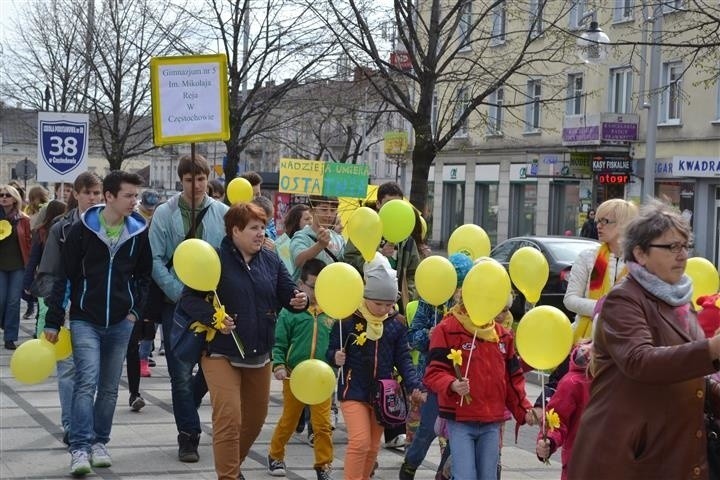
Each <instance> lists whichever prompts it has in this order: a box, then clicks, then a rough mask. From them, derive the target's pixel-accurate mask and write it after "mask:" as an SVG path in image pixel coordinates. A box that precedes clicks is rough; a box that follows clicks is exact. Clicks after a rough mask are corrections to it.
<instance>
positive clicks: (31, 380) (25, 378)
mask: <svg viewBox="0 0 720 480" xmlns="http://www.w3.org/2000/svg"><path fill="white" fill-rule="evenodd" d="M54 368H55V348H54V346H53V344H52V343H50V342H48V341H47V340H44V339H43V340H41V339H39V338H36V339H33V340H28V341H27V342H25V343H23V344H21V345H20V346H19V347H18V348H17V350H15V352H14V353H13V355H12V357H11V358H10V372H11V373H12V375H13V377H15V380H17V381H18V382H20V383H24V384H26V385H34V384H36V383H41V382H44V381H45V380H46V379H47V378H48V377H49V376H50V374H51V373H52V372H53V369H54Z"/></svg>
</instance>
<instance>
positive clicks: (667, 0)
mask: <svg viewBox="0 0 720 480" xmlns="http://www.w3.org/2000/svg"><path fill="white" fill-rule="evenodd" d="M662 4H663V13H674V12H677V11H680V10H684V5H683V0H663V2H662Z"/></svg>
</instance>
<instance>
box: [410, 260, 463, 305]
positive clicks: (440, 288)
mask: <svg viewBox="0 0 720 480" xmlns="http://www.w3.org/2000/svg"><path fill="white" fill-rule="evenodd" d="M415 288H417V292H418V295H420V297H421V298H422V299H423V300H425V301H426V302H427V303H429V304H430V305H442V304H443V303H445V302H447V301H448V300H449V299H450V297H452V296H453V293H455V290H456V289H457V272H456V271H455V267H453V265H452V263H450V260H448V259H447V258H445V257H441V256H439V255H431V256H429V257H427V258H425V259H423V261H421V262H420V264H419V265H418V267H417V270H415Z"/></svg>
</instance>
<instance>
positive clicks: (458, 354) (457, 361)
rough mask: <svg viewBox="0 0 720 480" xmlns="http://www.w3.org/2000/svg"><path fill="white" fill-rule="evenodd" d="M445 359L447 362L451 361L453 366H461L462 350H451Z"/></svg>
mask: <svg viewBox="0 0 720 480" xmlns="http://www.w3.org/2000/svg"><path fill="white" fill-rule="evenodd" d="M447 358H448V360H452V363H453V365H458V366H462V350H455V349H454V348H451V349H450V353H448V356H447Z"/></svg>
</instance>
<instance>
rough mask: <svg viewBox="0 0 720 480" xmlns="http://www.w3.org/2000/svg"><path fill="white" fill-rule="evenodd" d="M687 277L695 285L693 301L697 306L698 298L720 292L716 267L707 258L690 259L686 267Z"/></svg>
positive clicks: (719, 280) (719, 279) (719, 281)
mask: <svg viewBox="0 0 720 480" xmlns="http://www.w3.org/2000/svg"><path fill="white" fill-rule="evenodd" d="M685 275H687V276H688V277H690V279H691V280H692V283H693V294H692V301H693V305H695V304H696V303H695V302H696V301H697V299H698V297H701V296H703V295H713V294H715V293H717V292H718V290H720V277H719V276H718V271H717V269H716V268H715V265H713V264H712V262H711V261H710V260H708V259H706V258H702V257H692V258H688V261H687V265H686V266H685Z"/></svg>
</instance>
